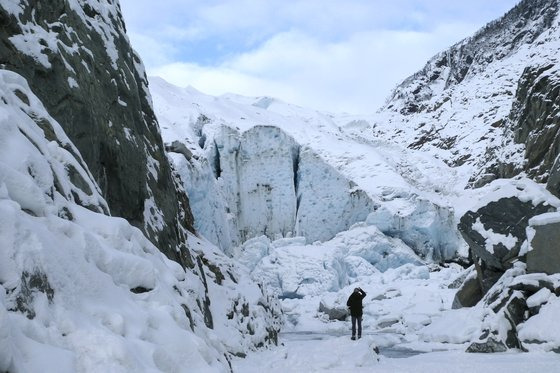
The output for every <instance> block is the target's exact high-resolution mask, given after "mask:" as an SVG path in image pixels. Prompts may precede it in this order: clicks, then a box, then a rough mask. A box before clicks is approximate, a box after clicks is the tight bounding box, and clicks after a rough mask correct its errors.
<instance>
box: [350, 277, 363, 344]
mask: <svg viewBox="0 0 560 373" xmlns="http://www.w3.org/2000/svg"><path fill="white" fill-rule="evenodd" d="M365 296H366V292H365V291H363V290H362V289H361V288H355V289H354V292H353V293H352V294H350V296H349V297H348V300H347V301H346V305H347V306H348V308H350V316H352V340H355V339H356V323H358V339H359V338H362V313H363V310H362V307H363V306H362V299H364V298H365Z"/></svg>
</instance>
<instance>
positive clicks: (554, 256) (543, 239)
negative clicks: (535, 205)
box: [527, 213, 560, 275]
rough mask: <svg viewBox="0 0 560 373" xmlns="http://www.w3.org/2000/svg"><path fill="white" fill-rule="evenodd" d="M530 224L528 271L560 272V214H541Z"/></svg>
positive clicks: (550, 273)
mask: <svg viewBox="0 0 560 373" xmlns="http://www.w3.org/2000/svg"><path fill="white" fill-rule="evenodd" d="M529 224H530V225H529V228H528V231H529V236H530V237H529V242H528V253H527V272H529V273H546V274H549V275H552V274H555V273H560V215H559V214H558V213H549V214H543V215H539V216H536V217H534V218H533V219H531V220H530V221H529Z"/></svg>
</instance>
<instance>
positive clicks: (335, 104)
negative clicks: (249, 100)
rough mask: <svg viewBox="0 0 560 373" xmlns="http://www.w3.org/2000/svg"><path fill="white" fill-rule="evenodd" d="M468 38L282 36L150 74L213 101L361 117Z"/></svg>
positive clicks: (448, 32) (445, 29) (460, 31)
mask: <svg viewBox="0 0 560 373" xmlns="http://www.w3.org/2000/svg"><path fill="white" fill-rule="evenodd" d="M469 31H472V30H470V29H469V27H468V26H457V25H453V26H441V27H439V28H438V29H437V30H435V31H434V32H432V33H422V32H411V31H372V32H362V33H357V34H355V35H352V36H351V37H350V38H349V39H348V40H344V41H340V42H337V43H323V42H321V41H319V40H316V39H314V38H312V37H310V36H308V35H304V34H302V33H299V32H286V33H281V34H278V35H275V36H274V37H272V38H271V39H270V40H268V41H267V42H266V43H264V44H263V45H262V46H261V47H260V48H257V49H255V50H252V51H250V52H246V53H242V54H239V55H236V56H232V57H231V58H229V59H227V60H226V61H225V62H223V63H222V64H220V65H218V66H214V67H212V66H200V65H197V64H193V63H173V64H168V65H165V66H161V67H158V68H156V69H153V70H152V71H151V73H152V74H154V75H159V76H161V77H163V78H164V79H166V80H168V81H170V82H171V83H174V84H176V85H180V86H186V85H192V86H194V87H196V88H197V89H199V90H201V91H203V92H206V93H209V94H214V95H218V94H223V93H226V92H235V93H239V94H243V95H253V96H254V95H269V96H274V97H278V98H281V99H283V100H285V101H288V102H294V103H297V104H299V105H302V106H309V107H313V108H316V109H321V110H330V111H347V112H353V113H366V112H373V111H375V110H376V109H377V108H378V107H379V106H380V105H381V104H382V103H383V101H384V99H385V98H386V97H387V96H388V95H389V93H390V90H391V89H392V88H394V86H395V85H396V84H397V83H398V82H399V81H401V80H402V79H404V78H406V77H407V75H409V74H412V73H414V72H415V71H417V70H418V69H420V68H421V67H422V66H423V64H424V63H425V61H426V60H427V59H428V58H430V57H431V56H432V55H433V54H434V53H435V52H437V51H439V50H440V49H442V48H444V47H445V46H447V45H450V44H451V43H452V42H454V41H456V40H457V35H465V33H466V32H469Z"/></svg>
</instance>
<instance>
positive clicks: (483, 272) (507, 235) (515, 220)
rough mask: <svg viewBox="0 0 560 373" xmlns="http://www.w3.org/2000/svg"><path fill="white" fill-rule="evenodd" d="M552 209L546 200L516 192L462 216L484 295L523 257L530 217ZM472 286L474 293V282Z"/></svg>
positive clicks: (466, 239) (459, 226)
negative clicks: (531, 197)
mask: <svg viewBox="0 0 560 373" xmlns="http://www.w3.org/2000/svg"><path fill="white" fill-rule="evenodd" d="M549 209H551V206H550V205H549V204H548V203H546V202H541V203H538V204H537V203H534V201H531V200H528V201H527V200H525V199H523V198H520V197H518V196H515V195H514V196H509V197H502V198H499V199H497V200H495V201H491V202H489V203H488V204H486V205H484V206H482V207H481V208H479V209H478V210H476V211H467V213H465V215H463V216H462V217H461V220H460V223H459V225H458V229H459V232H460V233H461V235H462V236H463V238H464V239H465V241H466V242H467V244H468V245H469V253H470V256H471V259H472V260H473V261H474V263H475V267H476V270H477V279H478V282H479V286H480V289H481V291H482V294H485V293H486V292H487V291H488V290H489V289H490V288H491V287H492V285H494V284H495V283H496V281H497V280H498V279H499V278H500V276H501V275H502V274H503V273H504V271H505V270H507V269H508V268H510V267H511V263H512V262H513V260H514V259H515V258H517V257H518V256H519V252H520V249H521V245H522V243H523V242H524V241H525V240H526V238H527V234H526V231H525V230H526V227H527V226H528V222H529V219H530V218H532V217H533V216H536V215H540V214H542V213H545V212H548V211H549ZM469 286H470V287H469V289H470V292H471V294H472V290H473V285H472V283H471V284H470V285H469ZM466 291H467V288H465V292H466ZM465 295H466V294H465Z"/></svg>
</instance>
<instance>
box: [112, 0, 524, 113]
mask: <svg viewBox="0 0 560 373" xmlns="http://www.w3.org/2000/svg"><path fill="white" fill-rule="evenodd" d="M515 1H516V0H494V1H492V2H491V3H489V2H487V1H486V0H472V1H471V2H468V3H464V2H449V1H447V0H445V1H444V0H431V1H420V0H394V1H391V2H388V1H381V0H346V1H336V0H293V1H285V0H267V1H255V0H224V1H208V2H198V1H194V0H193V1H181V0H167V1H165V2H158V3H153V2H151V1H150V2H148V0H121V3H123V12H124V13H125V20H126V21H127V25H128V26H129V28H130V29H131V30H132V31H133V32H132V34H131V40H132V42H133V45H134V47H135V48H137V50H138V51H139V53H140V55H141V56H142V57H143V59H144V61H145V63H146V66H147V70H148V73H149V74H151V75H159V76H161V77H163V78H164V79H166V80H168V81H170V82H171V83H173V84H176V85H180V86H187V85H191V86H194V87H195V88H197V89H199V90H201V91H203V92H206V93H209V94H215V95H216V94H222V93H226V92H234V93H238V94H243V95H250V96H262V95H268V96H274V97H278V98H280V99H283V100H285V101H288V102H293V103H296V104H299V105H302V106H309V107H313V108H317V109H323V110H331V111H348V112H356V113H359V112H362V113H363V112H372V111H374V110H376V109H377V108H378V107H379V106H380V105H381V104H382V103H383V101H384V99H385V98H386V97H387V96H388V95H389V93H390V91H391V89H392V88H394V86H395V85H396V84H397V83H398V82H400V81H401V80H403V79H404V78H406V77H407V76H408V75H410V74H412V73H414V72H415V71H417V70H419V69H421V68H422V66H423V65H424V63H425V62H426V61H427V59H428V58H430V57H431V56H432V55H434V54H435V53H437V52H439V51H440V50H443V49H445V48H446V47H448V46H450V45H451V44H453V43H455V42H457V41H459V40H460V39H462V38H464V37H465V36H468V35H469V34H471V33H473V32H474V31H475V30H476V29H477V28H479V27H480V26H482V25H483V24H484V23H485V22H487V21H490V20H491V19H492V18H494V17H497V16H499V15H501V14H503V12H504V11H505V10H507V9H508V8H509V7H510V6H512V5H513V3H514V2H515ZM127 4H128V5H127ZM129 7H131V8H132V7H134V10H131V11H130V12H129V11H128V10H127V8H128V9H130V8H129ZM139 9H150V11H149V12H146V11H144V12H142V11H140V10H139ZM147 14H152V15H153V16H151V17H150V16H149V15H147ZM484 17H486V18H484Z"/></svg>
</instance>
